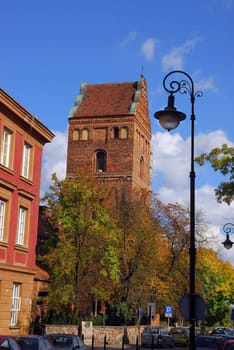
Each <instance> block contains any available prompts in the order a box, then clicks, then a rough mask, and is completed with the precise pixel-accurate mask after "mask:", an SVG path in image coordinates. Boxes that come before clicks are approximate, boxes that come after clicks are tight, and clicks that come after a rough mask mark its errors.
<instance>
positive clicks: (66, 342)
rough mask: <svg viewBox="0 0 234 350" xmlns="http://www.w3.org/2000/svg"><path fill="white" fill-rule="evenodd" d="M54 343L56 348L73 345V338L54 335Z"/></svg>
mask: <svg viewBox="0 0 234 350" xmlns="http://www.w3.org/2000/svg"><path fill="white" fill-rule="evenodd" d="M53 344H54V346H55V347H56V348H64V347H70V346H71V345H72V338H71V337H63V336H59V337H54V339H53Z"/></svg>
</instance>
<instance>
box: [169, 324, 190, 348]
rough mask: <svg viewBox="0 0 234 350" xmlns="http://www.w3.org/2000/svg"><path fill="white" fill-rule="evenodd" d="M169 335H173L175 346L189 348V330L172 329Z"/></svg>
mask: <svg viewBox="0 0 234 350" xmlns="http://www.w3.org/2000/svg"><path fill="white" fill-rule="evenodd" d="M169 334H170V335H172V337H173V339H174V343H175V345H184V346H188V344H189V328H182V327H175V328H171V329H170V331H169Z"/></svg>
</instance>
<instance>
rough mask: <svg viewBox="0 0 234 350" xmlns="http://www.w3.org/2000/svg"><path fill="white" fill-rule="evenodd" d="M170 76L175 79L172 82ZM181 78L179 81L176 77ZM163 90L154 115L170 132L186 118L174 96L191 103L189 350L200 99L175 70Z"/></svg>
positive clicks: (187, 78) (192, 323)
mask: <svg viewBox="0 0 234 350" xmlns="http://www.w3.org/2000/svg"><path fill="white" fill-rule="evenodd" d="M172 76H174V77H175V79H174V80H173V78H172ZM178 76H183V77H184V79H182V80H179V79H178V78H177V77H178ZM163 88H164V90H166V91H167V92H168V93H169V96H168V105H167V107H166V108H165V109H164V110H162V111H158V112H156V113H155V114H154V117H155V118H156V119H158V120H159V123H160V124H161V126H162V127H163V128H165V129H166V130H168V131H170V130H173V129H175V128H176V127H177V126H178V125H179V123H180V122H181V121H182V120H184V119H185V118H186V115H185V114H184V113H183V112H179V111H177V110H176V108H175V107H174V94H175V93H177V92H180V93H182V94H188V95H189V96H190V102H191V117H190V120H191V168H190V247H189V256H190V260H189V263H190V268H189V323H190V344H189V348H190V350H194V349H195V348H196V346H195V321H196V319H195V318H196V316H195V314H196V313H195V264H196V247H195V171H194V121H195V114H194V102H195V99H196V97H201V96H202V92H201V91H197V92H195V91H194V82H193V79H192V78H191V76H190V75H189V74H188V73H186V72H184V71H181V70H175V71H172V72H170V73H168V74H167V75H166V76H165V78H164V79H163Z"/></svg>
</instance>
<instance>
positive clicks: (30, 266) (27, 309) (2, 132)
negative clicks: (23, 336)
mask: <svg viewBox="0 0 234 350" xmlns="http://www.w3.org/2000/svg"><path fill="white" fill-rule="evenodd" d="M53 137H54V135H53V133H52V132H51V131H50V130H48V129H47V128H46V127H45V126H44V125H43V124H42V123H41V122H40V121H39V120H38V119H37V118H35V117H34V116H33V115H31V114H30V113H29V112H28V111H27V110H25V109H24V108H23V107H22V106H21V105H20V104H18V103H17V102H16V101H15V100H14V99H13V98H11V97H10V96H9V95H8V94H7V93H6V92H5V91H4V90H2V89H0V333H1V334H11V333H24V332H27V331H28V328H29V324H30V322H31V306H32V302H33V297H34V295H33V291H34V277H35V273H36V265H35V263H36V255H35V254H36V251H35V248H36V242H37V225H38V220H37V218H38V210H39V202H40V178H41V166H42V151H43V146H44V144H45V143H47V142H51V140H52V139H53Z"/></svg>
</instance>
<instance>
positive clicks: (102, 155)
mask: <svg viewBox="0 0 234 350" xmlns="http://www.w3.org/2000/svg"><path fill="white" fill-rule="evenodd" d="M105 171H106V152H105V151H103V150H98V151H97V152H96V172H105Z"/></svg>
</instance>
